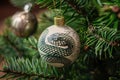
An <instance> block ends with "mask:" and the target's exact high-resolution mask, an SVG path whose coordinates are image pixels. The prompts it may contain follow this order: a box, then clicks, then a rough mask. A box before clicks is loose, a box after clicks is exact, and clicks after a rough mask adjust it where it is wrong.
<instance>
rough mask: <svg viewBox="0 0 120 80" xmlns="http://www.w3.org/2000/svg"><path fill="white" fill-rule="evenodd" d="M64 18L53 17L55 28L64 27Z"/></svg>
mask: <svg viewBox="0 0 120 80" xmlns="http://www.w3.org/2000/svg"><path fill="white" fill-rule="evenodd" d="M64 22H65V20H64V17H63V16H59V17H54V24H55V25H57V26H64Z"/></svg>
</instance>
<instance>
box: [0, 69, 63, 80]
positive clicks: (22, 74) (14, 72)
mask: <svg viewBox="0 0 120 80" xmlns="http://www.w3.org/2000/svg"><path fill="white" fill-rule="evenodd" d="M0 72H3V73H7V74H12V75H16V77H17V76H19V77H20V76H26V77H27V76H28V77H35V76H37V77H40V78H45V79H50V80H51V79H52V80H61V79H59V78H57V77H55V76H45V75H43V74H35V73H31V74H28V73H23V72H16V71H11V70H0Z"/></svg>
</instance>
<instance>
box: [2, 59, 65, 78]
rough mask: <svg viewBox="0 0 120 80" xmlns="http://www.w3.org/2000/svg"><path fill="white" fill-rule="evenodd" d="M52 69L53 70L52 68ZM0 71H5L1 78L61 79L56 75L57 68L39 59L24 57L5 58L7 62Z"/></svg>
mask: <svg viewBox="0 0 120 80" xmlns="http://www.w3.org/2000/svg"><path fill="white" fill-rule="evenodd" d="M52 69H53V70H52ZM1 72H4V73H6V74H5V75H8V76H7V77H6V76H5V75H3V76H1V78H12V76H14V78H18V77H19V78H22V77H25V78H26V77H27V78H34V77H36V78H45V79H48V80H62V79H63V78H61V77H58V72H57V70H56V69H55V68H54V67H52V66H49V65H47V64H46V63H45V62H43V61H42V60H41V59H36V58H35V59H34V58H33V59H32V60H30V59H24V58H18V59H16V58H10V59H7V63H6V65H5V67H4V70H2V71H1Z"/></svg>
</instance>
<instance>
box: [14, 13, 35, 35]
mask: <svg viewBox="0 0 120 80" xmlns="http://www.w3.org/2000/svg"><path fill="white" fill-rule="evenodd" d="M36 29H37V19H36V17H35V15H34V14H32V13H31V12H26V11H22V12H17V13H15V14H14V15H13V16H12V30H13V32H14V33H15V34H16V35H17V36H19V37H28V36H30V35H32V34H33V33H34V32H35V31H36Z"/></svg>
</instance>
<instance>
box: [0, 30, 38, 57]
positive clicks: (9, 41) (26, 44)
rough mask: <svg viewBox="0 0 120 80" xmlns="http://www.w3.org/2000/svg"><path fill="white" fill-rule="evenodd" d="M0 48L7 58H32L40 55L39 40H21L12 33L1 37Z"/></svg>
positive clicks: (33, 38)
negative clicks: (38, 49)
mask: <svg viewBox="0 0 120 80" xmlns="http://www.w3.org/2000/svg"><path fill="white" fill-rule="evenodd" d="M0 47H1V49H0V54H1V55H4V56H6V57H10V56H24V57H32V56H33V55H36V54H38V51H37V40H36V39H35V37H30V38H28V39H25V38H19V37H16V36H15V35H14V34H13V33H11V32H10V31H7V32H6V33H5V34H4V35H0ZM8 55H9V56H8Z"/></svg>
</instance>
